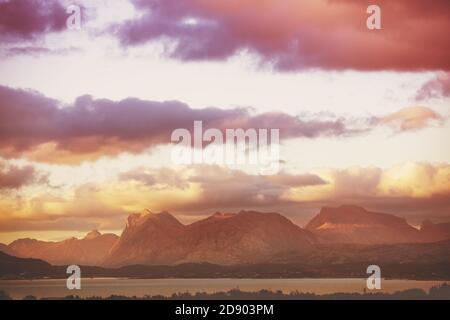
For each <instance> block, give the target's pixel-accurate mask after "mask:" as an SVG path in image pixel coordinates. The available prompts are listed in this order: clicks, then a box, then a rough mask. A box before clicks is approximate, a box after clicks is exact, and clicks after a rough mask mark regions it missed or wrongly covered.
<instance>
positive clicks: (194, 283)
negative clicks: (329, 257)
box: [0, 278, 444, 299]
mask: <svg viewBox="0 0 450 320" xmlns="http://www.w3.org/2000/svg"><path fill="white" fill-rule="evenodd" d="M442 283H444V282H443V281H414V280H383V281H382V290H381V291H383V292H395V291H399V290H406V289H412V288H421V289H424V290H428V289H429V288H431V287H432V286H436V285H439V284H442ZM365 286H366V279H111V278H96V279H82V282H81V290H68V289H67V287H66V280H65V279H62V280H61V279H43V280H1V281H0V290H3V291H5V292H6V293H8V294H9V295H10V296H11V297H12V298H14V299H21V298H23V297H24V296H27V295H33V296H35V297H38V298H42V297H46V298H49V297H65V296H68V295H72V294H73V295H79V296H81V297H91V296H101V297H107V296H110V295H112V294H115V295H125V296H137V297H142V296H144V295H164V296H169V295H172V294H173V293H178V292H190V293H196V292H207V293H213V292H219V291H229V290H231V289H236V288H238V289H240V290H242V291H259V290H261V289H267V290H272V291H276V290H281V291H283V292H285V293H289V292H292V291H299V292H313V293H316V294H325V293H335V292H358V293H362V292H363V290H364V288H365Z"/></svg>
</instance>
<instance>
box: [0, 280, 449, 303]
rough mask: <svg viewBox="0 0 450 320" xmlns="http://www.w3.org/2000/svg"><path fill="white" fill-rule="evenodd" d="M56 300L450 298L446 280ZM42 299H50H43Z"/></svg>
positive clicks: (0, 294)
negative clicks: (399, 287) (326, 289)
mask: <svg viewBox="0 0 450 320" xmlns="http://www.w3.org/2000/svg"><path fill="white" fill-rule="evenodd" d="M52 299H56V300H450V285H449V284H447V283H444V284H442V285H439V286H434V287H431V288H430V290H429V291H428V292H427V291H425V290H423V289H409V290H403V291H397V292H394V293H381V292H378V293H365V294H360V293H343V292H337V293H333V294H323V295H318V294H315V293H303V292H298V291H294V292H291V293H283V292H282V291H275V292H274V291H269V290H261V291H257V292H246V291H240V290H239V289H233V290H230V291H227V292H216V293H204V292H198V293H195V294H191V293H189V292H185V293H175V294H173V295H171V296H162V295H155V296H144V297H136V296H132V297H127V296H119V295H111V296H109V297H106V298H102V297H95V296H93V297H88V298H81V297H79V296H74V295H71V296H66V297H61V298H52ZM0 300H11V297H10V296H9V295H8V294H7V293H5V292H3V291H0ZM23 300H37V299H36V297H34V296H26V297H24V298H23ZM41 300H48V299H46V298H43V299H41Z"/></svg>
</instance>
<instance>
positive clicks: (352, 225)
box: [305, 205, 442, 244]
mask: <svg viewBox="0 0 450 320" xmlns="http://www.w3.org/2000/svg"><path fill="white" fill-rule="evenodd" d="M305 228H306V230H309V231H311V232H313V233H314V234H316V235H317V236H318V237H319V239H320V240H321V241H323V242H333V243H360V244H389V243H408V242H422V241H424V239H423V237H422V235H421V232H420V231H419V230H417V229H415V228H414V227H412V226H410V225H409V224H408V223H407V222H406V220H405V219H403V218H399V217H396V216H393V215H390V214H385V213H376V212H369V211H367V210H365V209H364V208H361V207H357V206H349V205H345V206H340V207H337V208H329V207H324V208H322V210H321V211H320V213H319V214H318V215H317V216H315V217H314V218H313V219H312V220H311V221H310V222H309V223H308V224H307V225H306V227H305ZM430 240H431V238H430ZM441 240H442V239H441ZM431 241H432V240H431ZM435 241H437V240H435Z"/></svg>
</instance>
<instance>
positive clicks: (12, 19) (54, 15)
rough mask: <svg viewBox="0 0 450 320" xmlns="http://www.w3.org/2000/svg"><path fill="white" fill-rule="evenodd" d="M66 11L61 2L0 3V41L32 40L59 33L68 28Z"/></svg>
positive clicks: (8, 0) (13, 0)
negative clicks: (51, 33)
mask: <svg viewBox="0 0 450 320" xmlns="http://www.w3.org/2000/svg"><path fill="white" fill-rule="evenodd" d="M67 17H68V15H67V14H66V9H65V8H64V7H63V6H62V5H61V3H60V2H59V1H46V0H6V1H5V0H3V1H0V34H1V36H0V39H1V40H2V41H20V40H32V39H33V38H35V37H36V36H38V35H42V34H45V33H49V32H59V31H62V30H63V29H64V28H65V27H66V19H67Z"/></svg>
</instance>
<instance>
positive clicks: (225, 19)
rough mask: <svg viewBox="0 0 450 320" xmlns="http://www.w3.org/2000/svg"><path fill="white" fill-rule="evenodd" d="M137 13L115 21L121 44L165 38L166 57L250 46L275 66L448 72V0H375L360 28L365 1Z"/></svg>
mask: <svg viewBox="0 0 450 320" xmlns="http://www.w3.org/2000/svg"><path fill="white" fill-rule="evenodd" d="M133 3H134V5H135V7H136V8H137V9H138V10H139V11H140V13H142V15H140V16H139V18H136V19H133V20H129V21H128V22H126V23H124V24H122V25H120V26H116V28H114V30H115V31H116V33H117V35H118V36H119V38H120V40H121V43H122V44H123V45H124V46H134V45H139V44H143V43H146V42H150V41H156V40H160V39H163V38H168V39H171V40H173V41H175V43H176V45H175V49H174V50H172V51H170V55H171V56H172V57H175V58H178V59H181V60H220V59H225V58H227V57H230V56H232V55H233V54H235V53H237V52H238V51H240V50H250V51H251V52H254V53H256V54H258V55H259V56H260V57H261V59H262V60H263V61H264V62H266V63H269V64H272V65H274V66H275V67H276V68H278V69H283V70H293V69H304V68H323V69H334V70H342V69H357V70H403V71H411V70H414V71H416V70H449V69H450V60H449V59H448V56H449V52H450V45H449V42H448V41H447V37H446V34H445V32H443V30H448V29H450V19H449V18H448V12H449V10H450V2H448V1H447V0H436V1H433V2H428V3H426V4H425V3H424V2H423V1H421V0H397V1H388V0H379V1H377V4H378V5H379V6H380V7H381V10H382V30H376V31H371V30H368V29H367V27H366V19H367V17H368V15H367V13H366V9H367V7H368V5H369V4H372V2H371V1H356V0H285V1H279V0H215V1H210V0H185V1H182V2H181V1H177V0H151V1H143V0H134V1H133Z"/></svg>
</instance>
